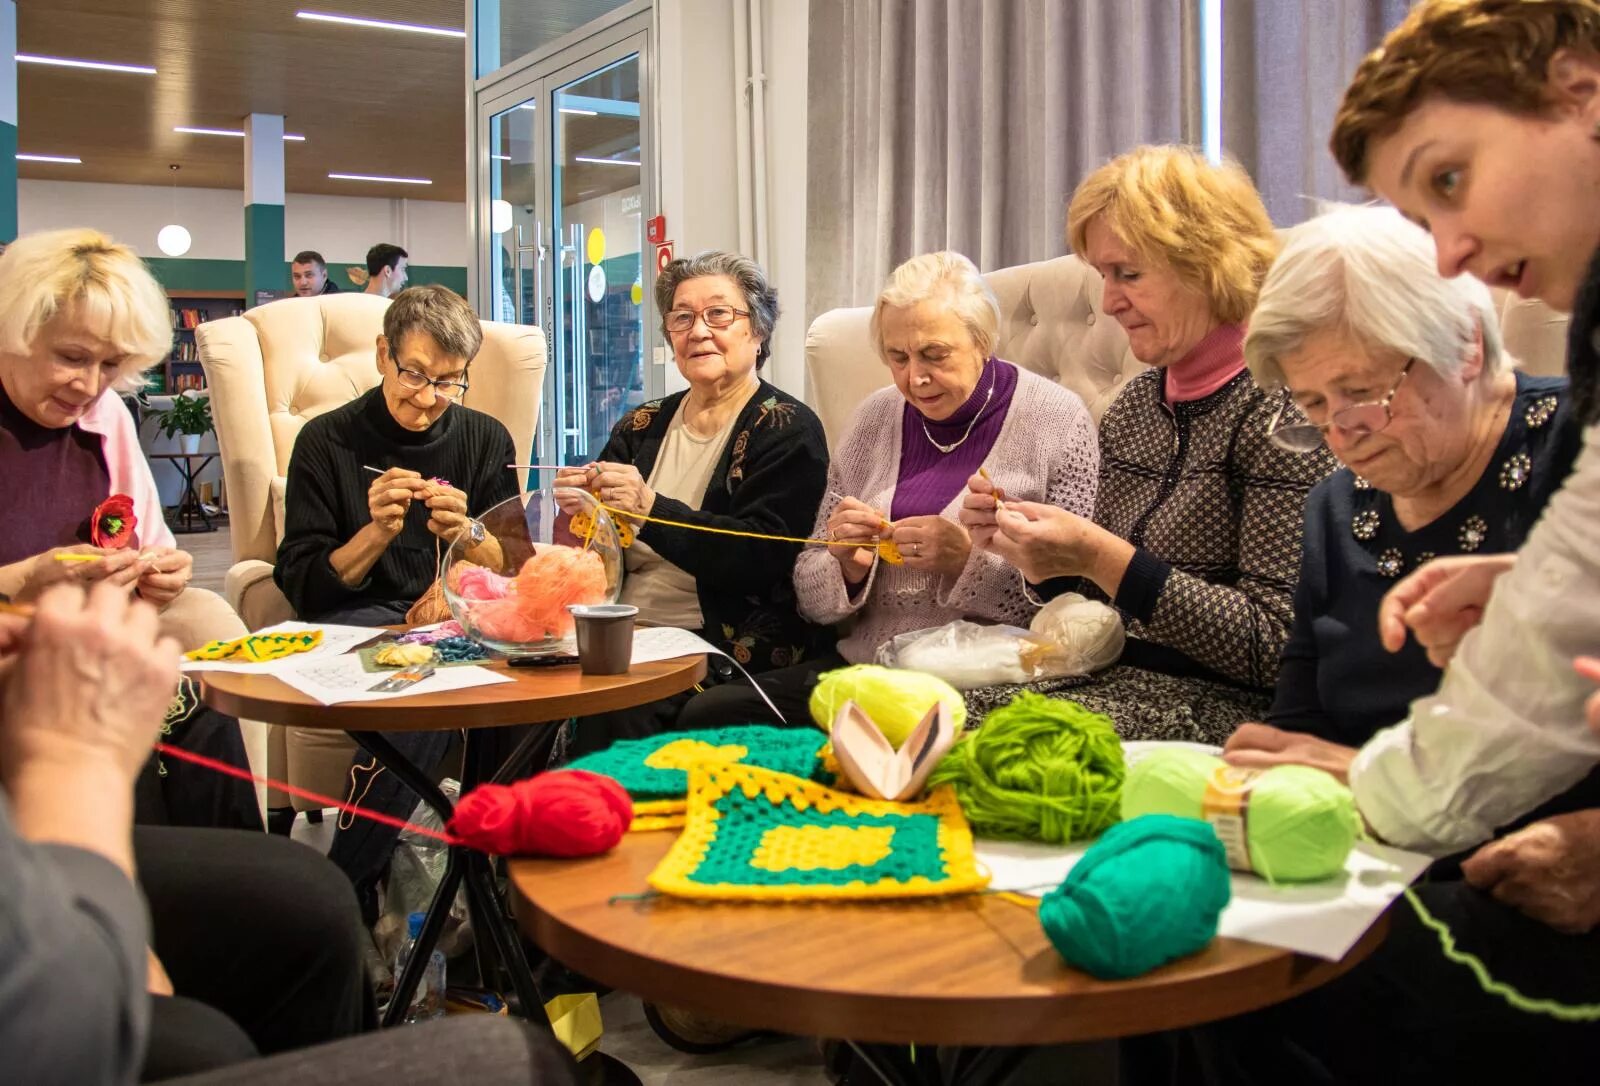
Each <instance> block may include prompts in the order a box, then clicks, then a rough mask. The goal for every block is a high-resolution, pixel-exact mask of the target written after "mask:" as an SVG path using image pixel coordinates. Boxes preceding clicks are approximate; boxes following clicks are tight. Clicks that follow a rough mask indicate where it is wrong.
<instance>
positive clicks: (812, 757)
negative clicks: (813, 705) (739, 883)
mask: <svg viewBox="0 0 1600 1086" xmlns="http://www.w3.org/2000/svg"><path fill="white" fill-rule="evenodd" d="M582 726H583V725H581V724H580V725H579V727H582ZM827 745H828V737H827V736H825V735H823V734H822V733H821V732H819V731H817V730H816V729H814V728H776V727H772V726H771V725H768V724H742V725H738V726H736V727H731V728H704V729H701V730H699V731H687V732H665V733H663V734H661V735H651V736H646V737H644V738H643V739H622V740H619V741H617V742H616V743H613V744H612V745H611V746H609V747H607V748H606V749H605V750H602V751H596V752H595V753H594V754H587V755H584V756H583V757H582V758H578V759H576V760H574V761H572V762H571V763H569V764H568V765H567V768H568V769H586V770H588V771H589V772H591V773H601V774H604V775H605V776H607V777H611V778H613V779H614V780H616V781H617V783H619V784H621V785H622V787H623V788H624V789H626V790H627V792H628V797H629V798H630V799H632V800H633V823H632V824H631V825H630V826H629V829H632V830H661V829H671V828H673V827H676V826H681V825H683V819H684V811H685V810H686V808H687V802H686V801H687V798H688V795H689V770H690V769H691V768H693V767H695V766H697V765H701V764H702V763H707V762H709V763H715V764H729V763H735V762H742V763H744V764H746V765H756V766H762V767H764V768H766V769H773V770H777V771H778V772H780V773H792V774H794V775H795V776H797V777H814V776H817V775H818V774H819V773H820V772H822V768H821V766H822V762H821V758H820V753H821V750H822V748H824V747H826V746H827ZM826 779H830V780H831V779H832V778H831V777H829V778H826Z"/></svg>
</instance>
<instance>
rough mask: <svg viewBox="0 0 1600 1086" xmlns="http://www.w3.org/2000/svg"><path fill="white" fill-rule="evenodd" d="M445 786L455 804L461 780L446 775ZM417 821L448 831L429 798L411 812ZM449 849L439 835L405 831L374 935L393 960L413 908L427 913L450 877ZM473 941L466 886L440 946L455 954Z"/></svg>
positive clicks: (453, 906) (441, 787) (448, 954)
mask: <svg viewBox="0 0 1600 1086" xmlns="http://www.w3.org/2000/svg"><path fill="white" fill-rule="evenodd" d="M439 790H440V791H441V792H443V793H444V794H445V795H446V796H448V797H449V798H450V802H451V803H454V802H455V801H456V799H457V798H458V797H459V796H460V794H461V785H460V784H459V783H458V782H456V781H453V780H444V781H441V782H440V784H439ZM410 821H411V822H412V824H413V825H417V826H426V827H428V828H429V829H435V830H439V831H441V832H442V831H443V829H444V824H443V823H442V822H440V821H439V815H438V814H437V813H436V812H435V811H434V809H433V808H432V807H429V806H428V805H427V804H426V803H423V802H421V801H420V800H419V801H418V802H417V806H416V809H415V810H413V811H412V812H411V819H410ZM447 853H448V849H447V848H446V847H445V843H444V842H443V841H440V840H439V839H437V838H434V837H424V836H423V835H422V834H419V833H416V832H414V831H412V830H403V831H401V833H400V840H399V842H398V843H397V844H396V845H395V848H394V858H393V859H392V860H390V862H389V881H388V883H387V885H386V886H385V888H384V895H383V916H382V917H381V918H379V920H378V923H377V926H376V927H375V928H374V929H373V937H374V938H375V939H376V941H377V943H378V949H379V950H380V951H382V953H383V955H384V957H385V958H386V959H387V960H390V961H393V960H394V955H395V952H396V951H397V950H399V949H400V943H401V942H402V941H403V940H404V938H405V935H406V919H407V918H408V917H409V916H410V915H411V914H412V913H418V912H426V911H427V908H428V906H429V905H431V904H432V903H433V894H434V891H435V890H437V889H438V888H439V880H440V879H442V878H444V867H445V861H446V859H447V858H448V856H447ZM471 946H472V929H471V928H470V927H469V926H468V924H467V899H466V894H465V892H464V891H459V890H458V891H457V892H456V899H455V901H454V902H452V903H451V905H450V916H449V918H448V919H447V920H446V921H445V925H444V931H443V932H442V933H441V934H440V936H439V949H440V950H442V951H444V955H445V957H447V958H454V957H457V956H459V955H460V954H462V953H464V952H465V951H466V950H467V949H469V948H470V947H471Z"/></svg>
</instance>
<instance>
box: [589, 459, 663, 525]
mask: <svg viewBox="0 0 1600 1086" xmlns="http://www.w3.org/2000/svg"><path fill="white" fill-rule="evenodd" d="M593 471H594V481H593V482H592V483H591V484H590V487H591V489H593V490H594V491H595V496H596V497H598V498H599V499H600V501H601V502H602V503H604V504H606V505H609V506H611V508H613V509H620V510H622V511H623V512H624V513H637V514H638V515H639V516H641V517H647V516H649V515H650V510H651V509H653V508H655V504H656V492H655V491H653V490H651V489H650V487H649V485H648V484H646V483H645V481H644V476H642V475H640V474H639V469H638V468H636V467H634V466H633V465H632V464H614V463H609V462H606V461H601V462H600V463H597V464H595V465H594V468H593Z"/></svg>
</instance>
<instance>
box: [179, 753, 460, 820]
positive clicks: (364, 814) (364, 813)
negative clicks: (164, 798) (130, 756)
mask: <svg viewBox="0 0 1600 1086" xmlns="http://www.w3.org/2000/svg"><path fill="white" fill-rule="evenodd" d="M156 750H158V751H160V752H161V753H162V754H164V755H167V756H168V757H171V758H176V759H178V760H179V761H180V762H189V763H190V764H192V765H197V766H200V767H201V768H202V769H210V770H212V771H214V772H217V773H224V774H226V775H228V776H230V777H237V778H239V779H240V780H242V781H250V782H252V783H255V784H264V785H266V786H267V787H268V788H274V789H276V790H278V791H279V792H283V793H286V794H287V795H291V796H298V797H299V798H301V799H309V800H311V801H312V802H313V803H320V804H322V805H323V806H324V807H337V808H338V809H339V810H341V811H343V812H344V813H346V814H351V815H355V816H356V817H357V818H367V819H371V820H372V821H373V822H381V823H383V824H384V825H385V826H393V827H395V828H396V829H401V830H410V831H411V832H412V833H415V834H420V835H421V836H423V837H431V838H433V839H434V840H435V841H443V842H444V843H445V844H447V845H465V844H466V843H467V842H465V841H463V840H462V839H461V838H459V837H456V836H454V835H453V834H448V833H441V832H440V831H438V830H436V829H433V828H432V827H430V826H419V825H417V824H416V823H415V822H407V821H406V820H405V819H403V818H396V817H395V816H394V815H389V814H384V813H383V812H382V811H374V810H372V809H370V808H367V807H360V806H357V805H356V804H354V803H346V802H344V801H343V800H339V799H334V798H333V797H332V796H324V795H322V794H321V793H318V792H313V791H311V790H310V789H308V788H298V787H296V786H295V785H292V784H288V783H287V782H285V781H275V780H273V779H272V778H271V777H258V776H256V775H255V774H254V773H251V772H250V771H249V770H247V769H240V768H239V767H238V766H234V765H229V764H228V763H227V762H219V761H217V759H215V758H207V757H206V756H205V755H204V754H196V753H194V752H193V751H189V750H184V749H182V748H181V747H175V746H172V745H171V744H170V743H157V744H156Z"/></svg>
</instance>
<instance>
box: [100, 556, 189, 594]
mask: <svg viewBox="0 0 1600 1086" xmlns="http://www.w3.org/2000/svg"><path fill="white" fill-rule="evenodd" d="M139 560H140V561H141V562H143V563H144V572H143V573H142V574H140V576H139V596H140V598H141V599H144V600H148V601H149V602H150V603H153V604H155V605H156V606H157V607H165V606H166V605H167V604H169V603H171V602H172V601H173V600H175V599H177V598H178V593H180V592H182V591H183V590H184V589H185V588H187V587H189V582H190V581H191V580H193V579H194V556H193V555H191V554H189V553H188V552H187V551H180V550H179V549H178V548H176V547H146V548H145V549H144V550H142V551H140V552H139ZM85 564H87V563H85Z"/></svg>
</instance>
